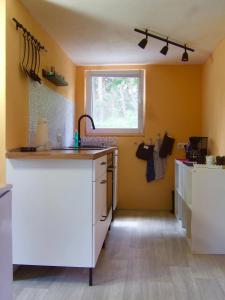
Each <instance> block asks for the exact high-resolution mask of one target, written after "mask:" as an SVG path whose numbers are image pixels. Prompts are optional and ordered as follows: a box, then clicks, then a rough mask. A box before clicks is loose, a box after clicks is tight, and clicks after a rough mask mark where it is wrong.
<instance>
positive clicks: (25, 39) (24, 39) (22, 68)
mask: <svg viewBox="0 0 225 300" xmlns="http://www.w3.org/2000/svg"><path fill="white" fill-rule="evenodd" d="M26 35H27V33H26V31H25V30H24V32H23V58H22V61H21V70H22V71H23V72H24V73H25V75H26V76H27V72H26V67H25V65H24V62H25V58H26V54H27V37H26Z"/></svg>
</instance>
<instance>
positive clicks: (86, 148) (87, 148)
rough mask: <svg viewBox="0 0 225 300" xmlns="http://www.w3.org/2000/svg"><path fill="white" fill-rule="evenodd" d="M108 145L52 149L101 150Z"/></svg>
mask: <svg viewBox="0 0 225 300" xmlns="http://www.w3.org/2000/svg"><path fill="white" fill-rule="evenodd" d="M106 148H108V147H97V146H88V145H87V146H81V147H78V148H75V147H63V148H53V149H52V150H74V151H79V150H103V149H106Z"/></svg>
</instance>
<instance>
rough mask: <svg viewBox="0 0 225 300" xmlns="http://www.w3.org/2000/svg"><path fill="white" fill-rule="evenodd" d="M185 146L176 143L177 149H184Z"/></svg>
mask: <svg viewBox="0 0 225 300" xmlns="http://www.w3.org/2000/svg"><path fill="white" fill-rule="evenodd" d="M185 145H187V144H186V143H177V149H184V146H185Z"/></svg>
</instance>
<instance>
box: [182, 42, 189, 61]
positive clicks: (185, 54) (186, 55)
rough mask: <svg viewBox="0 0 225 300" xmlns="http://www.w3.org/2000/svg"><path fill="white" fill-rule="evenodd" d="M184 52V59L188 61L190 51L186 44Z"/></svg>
mask: <svg viewBox="0 0 225 300" xmlns="http://www.w3.org/2000/svg"><path fill="white" fill-rule="evenodd" d="M184 49H185V50H184V53H183V55H182V61H188V53H187V48H186V45H185V48H184Z"/></svg>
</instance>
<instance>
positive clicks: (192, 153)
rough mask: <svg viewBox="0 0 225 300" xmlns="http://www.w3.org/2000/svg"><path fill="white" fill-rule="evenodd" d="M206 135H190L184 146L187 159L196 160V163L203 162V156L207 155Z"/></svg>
mask: <svg viewBox="0 0 225 300" xmlns="http://www.w3.org/2000/svg"><path fill="white" fill-rule="evenodd" d="M207 147H208V137H200V136H191V137H189V143H188V144H187V146H186V147H185V151H186V158H187V159H188V160H189V161H197V162H198V163H201V164H204V163H205V156H206V155H207Z"/></svg>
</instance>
